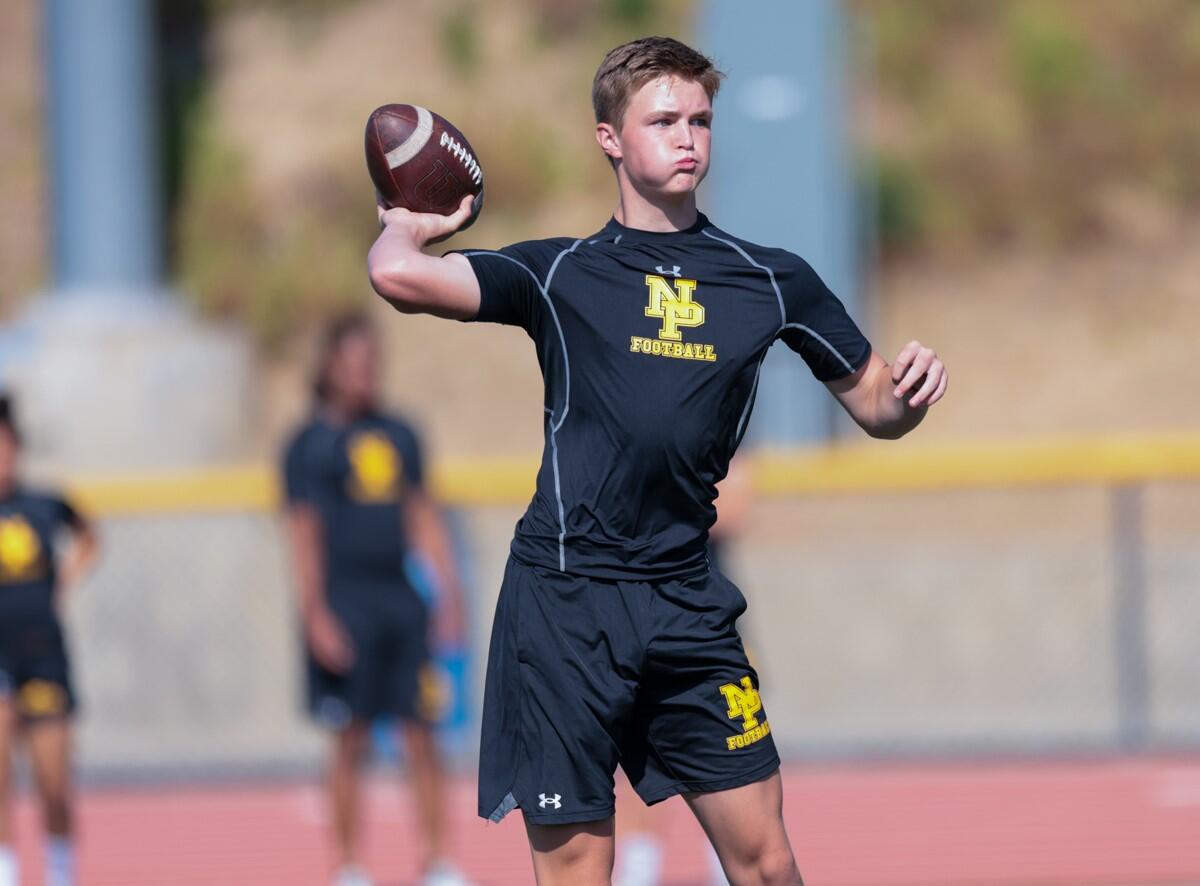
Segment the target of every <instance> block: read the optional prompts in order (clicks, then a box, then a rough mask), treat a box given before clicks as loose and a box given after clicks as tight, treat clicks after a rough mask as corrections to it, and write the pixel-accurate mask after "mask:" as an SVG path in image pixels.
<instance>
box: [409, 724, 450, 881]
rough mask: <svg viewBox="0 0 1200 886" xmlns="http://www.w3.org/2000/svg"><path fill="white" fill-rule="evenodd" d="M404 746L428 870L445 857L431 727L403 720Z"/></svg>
mask: <svg viewBox="0 0 1200 886" xmlns="http://www.w3.org/2000/svg"><path fill="white" fill-rule="evenodd" d="M404 746H405V749H406V750H407V752H408V761H409V766H408V777H409V779H411V781H412V789H413V794H414V796H415V799H416V801H417V815H418V818H419V820H420V822H421V827H422V828H423V829H424V831H425V833H424V837H425V845H424V851H425V856H424V858H423V859H422V862H423V864H422V868H423V869H425V870H428V869H429V868H430V867H432V866H434V865H435V864H440V863H442V862H443V861H444V860H445V858H446V811H445V804H444V803H443V802H442V791H443V790H444V788H445V784H444V777H443V774H442V761H441V756H440V755H439V754H438V750H437V744H436V742H435V739H434V734H433V730H432V729H431V728H429V726H427V725H426V724H424V723H405V724H404Z"/></svg>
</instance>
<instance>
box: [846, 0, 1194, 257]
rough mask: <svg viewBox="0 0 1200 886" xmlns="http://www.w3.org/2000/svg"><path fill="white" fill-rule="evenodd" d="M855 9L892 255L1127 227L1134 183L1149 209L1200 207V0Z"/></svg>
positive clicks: (1062, 240) (883, 1) (961, 0)
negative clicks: (1199, 99)
mask: <svg viewBox="0 0 1200 886" xmlns="http://www.w3.org/2000/svg"><path fill="white" fill-rule="evenodd" d="M850 7H851V10H852V12H853V14H854V16H855V21H856V23H857V24H858V25H860V26H861V27H860V28H859V29H858V30H859V31H861V32H862V33H864V34H866V35H867V44H866V46H865V51H862V52H860V53H859V54H858V55H857V56H856V58H857V60H858V64H859V65H860V66H861V67H860V70H861V71H863V73H864V74H865V76H866V78H867V80H868V86H867V88H866V89H865V90H864V92H865V93H866V94H868V95H870V96H871V98H870V101H869V103H868V104H867V113H868V114H869V115H870V116H871V117H873V118H874V125H869V126H868V131H870V132H871V133H872V135H871V138H872V139H873V141H874V144H873V145H872V146H871V147H872V150H873V151H874V152H875V153H876V154H878V155H879V156H880V157H883V158H885V160H884V162H882V163H881V165H880V169H879V177H878V187H879V188H880V189H881V192H880V193H879V195H878V199H877V203H878V206H879V210H880V211H881V212H885V213H889V215H888V216H887V218H881V219H880V230H881V233H882V234H883V235H884V236H886V237H888V238H889V240H888V242H887V244H886V245H887V246H888V251H889V253H890V254H895V252H896V251H897V250H900V251H903V250H934V251H939V252H954V253H955V254H965V253H964V250H968V251H969V250H970V249H971V248H972V247H974V248H982V247H984V246H993V245H995V244H996V243H997V242H1005V241H1011V240H1024V241H1031V242H1035V243H1038V244H1042V245H1048V246H1060V245H1063V244H1067V243H1077V242H1081V241H1083V240H1087V239H1094V238H1105V237H1119V236H1123V235H1124V234H1126V233H1129V232H1130V228H1129V225H1130V224H1133V223H1135V221H1134V216H1133V215H1131V214H1130V213H1128V212H1117V213H1114V212H1113V207H1114V205H1116V204H1118V203H1123V204H1125V205H1128V204H1129V199H1128V195H1129V194H1130V193H1136V194H1140V195H1141V196H1139V197H1137V198H1136V200H1137V201H1139V202H1140V203H1142V204H1143V205H1147V206H1150V205H1154V206H1157V207H1158V208H1157V209H1155V210H1153V211H1151V212H1150V213H1149V214H1148V215H1147V216H1146V217H1147V218H1149V217H1150V216H1157V217H1161V215H1162V213H1168V214H1170V213H1175V214H1177V215H1180V214H1184V213H1195V212H1197V211H1200V172H1198V164H1197V163H1196V158H1197V156H1198V154H1197V148H1198V147H1200V114H1197V113H1196V112H1195V108H1194V102H1195V100H1194V96H1195V95H1196V94H1197V90H1200V3H1197V2H1194V0H1143V2H1138V3H1128V2H1124V0H1089V2H1087V3H1082V2H1071V0H1013V2H1008V3H993V2H980V0H923V2H910V3H895V2H891V0H851V3H850ZM896 158H903V163H902V164H897V163H896V162H895V161H896ZM889 163H891V164H892V165H890V166H889V165H888V164H889ZM910 180H912V181H915V182H916V183H917V186H915V187H914V186H912V185H911V184H905V182H907V181H910ZM918 193H919V194H920V195H921V196H920V198H919V199H918V200H917V201H916V202H917V203H918V204H919V207H920V208H919V209H918V210H917V211H916V215H915V218H916V220H917V221H918V223H917V224H915V225H913V224H912V222H913V217H911V216H910V215H909V214H906V213H907V212H908V210H904V211H900V210H899V207H903V206H905V205H907V204H908V203H910V202H912V201H913V199H914V198H913V194H918ZM1114 195H1118V197H1117V198H1114Z"/></svg>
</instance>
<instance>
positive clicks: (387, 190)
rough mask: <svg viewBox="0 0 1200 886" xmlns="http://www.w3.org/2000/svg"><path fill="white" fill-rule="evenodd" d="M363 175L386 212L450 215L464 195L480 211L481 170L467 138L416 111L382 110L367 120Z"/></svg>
mask: <svg viewBox="0 0 1200 886" xmlns="http://www.w3.org/2000/svg"><path fill="white" fill-rule="evenodd" d="M365 142H366V144H365V148H366V154H367V169H368V171H369V172H370V173H371V181H373V182H374V183H375V189H376V190H377V191H378V192H379V196H380V198H381V200H382V202H383V204H384V205H385V206H387V207H388V208H389V209H390V208H395V207H398V206H402V207H404V208H405V209H410V210H412V211H413V212H435V213H438V214H440V215H450V214H451V213H453V212H454V210H456V209H457V208H458V205H459V203H461V202H462V199H463V197H464V196H466V195H467V194H473V195H474V196H475V200H474V203H473V206H472V211H471V217H470V219H469V220H468V221H467V223H466V224H465V225H463V228H466V227H468V226H469V225H471V224H472V223H473V222H474V221H475V219H476V218H477V217H478V216H479V210H480V209H482V208H483V169H482V167H481V166H480V165H479V158H478V157H476V156H475V151H474V150H473V149H472V148H471V145H470V143H469V142H468V141H467V139H466V137H465V136H464V135H463V134H462V133H461V132H459V131H458V130H457V129H456V128H455V127H454V126H453V125H452V124H451V123H450V122H449V121H448V120H446V119H445V118H444V117H441V116H439V115H438V114H435V113H434V112H433V111H430V110H429V109H428V108H422V107H421V106H419V105H402V104H391V105H383V106H382V107H379V108H376V109H375V110H374V111H372V112H371V116H370V117H369V118H367V131H366V138H365Z"/></svg>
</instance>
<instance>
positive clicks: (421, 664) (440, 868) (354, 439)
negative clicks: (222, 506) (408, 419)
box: [284, 316, 466, 886]
mask: <svg viewBox="0 0 1200 886" xmlns="http://www.w3.org/2000/svg"><path fill="white" fill-rule="evenodd" d="M378 367H379V354H378V345H377V344H376V342H375V336H374V334H373V332H372V330H371V328H370V326H369V325H368V324H367V322H366V320H365V319H364V318H362V317H359V316H350V317H346V318H343V319H342V320H340V321H338V322H336V323H334V324H333V325H331V327H330V328H329V330H328V331H327V334H326V339H325V346H324V352H323V354H322V356H321V365H320V369H319V371H318V374H317V383H316V386H315V387H316V395H317V403H316V408H315V410H314V414H313V416H312V418H311V419H310V420H309V421H307V422H306V423H305V424H304V425H303V427H301V428H300V429H299V430H298V431H297V432H296V434H295V435H294V437H293V438H292V440H291V443H290V444H289V445H288V448H287V452H286V455H285V457H284V484H285V487H286V490H287V501H288V505H287V517H288V520H287V523H288V535H289V540H290V542H291V545H290V547H291V556H292V566H293V573H294V575H295V580H296V585H297V591H298V594H299V598H300V615H301V620H302V623H303V626H304V635H305V641H306V646H307V651H308V693H309V706H310V710H311V712H312V714H313V716H314V717H315V718H316V719H317V721H318V722H319V723H321V724H322V725H323V726H325V727H326V728H327V729H328V730H329V731H330V733H331V736H332V741H331V744H330V758H329V792H330V800H331V806H332V813H333V814H332V820H333V830H334V838H335V843H336V849H337V855H338V870H337V873H336V874H335V878H334V882H335V884H336V886H369V884H370V880H369V878H368V877H367V875H366V873H365V872H364V871H363V869H362V867H361V865H360V864H359V855H358V852H359V830H360V829H359V821H360V818H359V808H358V807H359V803H358V795H359V791H358V786H359V778H358V773H359V769H360V768H361V766H362V763H363V760H364V758H365V757H366V753H367V747H368V743H369V738H370V726H371V723H372V721H374V720H376V719H377V718H381V717H386V718H399V719H400V720H401V721H403V724H404V738H405V744H406V750H407V752H408V762H409V771H410V772H411V777H412V781H413V786H414V788H415V793H416V800H417V806H418V810H419V815H418V816H417V818H418V820H419V821H420V823H421V827H422V830H423V832H424V833H423V836H424V838H425V845H424V846H423V847H422V849H423V851H424V868H425V874H424V879H423V880H422V882H423V883H424V884H425V886H465V884H466V881H465V880H464V879H463V878H462V876H461V875H460V874H458V873H457V872H456V871H455V870H454V868H453V867H452V866H451V865H450V864H449V863H448V862H447V861H446V857H445V852H446V840H445V813H444V809H443V804H442V800H441V798H442V796H443V795H444V793H445V783H444V779H443V777H442V769H441V764H440V761H439V757H438V753H437V746H436V744H435V742H434V735H433V730H432V725H431V720H432V718H433V717H434V716H435V715H436V711H434V710H431V702H432V701H433V698H432V695H433V693H432V692H431V689H432V686H431V685H430V684H429V682H428V681H429V680H430V674H429V672H428V667H429V643H428V637H427V634H428V633H429V623H430V618H429V612H428V610H427V606H426V602H425V601H424V600H423V599H422V598H421V597H420V596H419V595H418V593H417V591H416V590H415V589H414V587H413V585H412V584H411V583H410V582H409V579H408V573H407V572H406V568H405V567H406V558H407V556H408V554H409V552H410V551H415V552H417V553H419V554H422V555H424V556H425V558H426V559H427V561H428V562H429V564H430V565H431V566H432V567H433V569H434V570H435V572H436V573H437V574H438V577H439V578H440V580H441V581H440V586H441V587H440V589H441V591H442V593H441V595H440V599H439V607H438V619H437V621H438V627H439V628H440V629H441V633H442V634H443V635H444V636H445V635H450V634H453V633H454V632H456V631H457V629H458V627H457V626H458V624H459V622H460V618H459V616H458V611H459V606H460V599H459V592H458V583H457V577H456V575H455V570H454V563H453V558H452V556H451V552H450V544H449V536H448V534H447V532H446V530H445V527H444V525H443V523H442V520H441V517H440V515H439V514H438V512H437V509H436V507H435V506H434V504H433V502H432V501H431V500H430V498H429V495H428V494H427V493H426V491H425V488H424V477H423V469H422V457H421V447H420V444H419V442H418V440H417V436H416V434H415V433H414V432H413V430H412V429H411V428H410V427H409V426H408V425H407V424H406V423H405V422H403V421H401V420H400V419H398V418H396V417H394V416H389V415H386V414H385V413H383V412H381V411H380V409H379V408H378V405H377V403H378V386H379V372H378Z"/></svg>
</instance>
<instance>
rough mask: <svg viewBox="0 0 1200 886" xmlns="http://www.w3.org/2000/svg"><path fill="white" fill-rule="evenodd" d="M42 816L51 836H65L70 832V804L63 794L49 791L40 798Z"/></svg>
mask: <svg viewBox="0 0 1200 886" xmlns="http://www.w3.org/2000/svg"><path fill="white" fill-rule="evenodd" d="M42 816H43V817H44V818H45V821H46V830H47V831H49V832H50V833H51V834H58V835H66V834H68V833H70V831H71V804H70V801H69V800H68V799H67V795H66V793H65V792H60V791H50V792H48V793H46V794H44V795H43V796H42Z"/></svg>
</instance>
